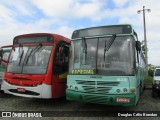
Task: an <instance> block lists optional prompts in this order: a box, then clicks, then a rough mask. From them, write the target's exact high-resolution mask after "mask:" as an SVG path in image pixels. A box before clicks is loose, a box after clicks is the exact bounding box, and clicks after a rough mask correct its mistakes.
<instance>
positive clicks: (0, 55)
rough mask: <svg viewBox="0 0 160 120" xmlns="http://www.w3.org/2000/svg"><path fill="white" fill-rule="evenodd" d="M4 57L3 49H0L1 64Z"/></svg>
mask: <svg viewBox="0 0 160 120" xmlns="http://www.w3.org/2000/svg"><path fill="white" fill-rule="evenodd" d="M2 59H3V49H0V64H1V60H2Z"/></svg>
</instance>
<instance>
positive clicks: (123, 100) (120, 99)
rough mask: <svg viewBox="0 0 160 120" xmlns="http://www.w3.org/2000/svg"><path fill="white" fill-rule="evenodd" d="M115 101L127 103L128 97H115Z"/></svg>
mask: <svg viewBox="0 0 160 120" xmlns="http://www.w3.org/2000/svg"><path fill="white" fill-rule="evenodd" d="M117 102H126V103H129V102H130V99H129V98H117Z"/></svg>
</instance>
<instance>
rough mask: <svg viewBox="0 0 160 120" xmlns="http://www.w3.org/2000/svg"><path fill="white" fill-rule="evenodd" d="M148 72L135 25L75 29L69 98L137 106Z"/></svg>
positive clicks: (68, 85)
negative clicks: (134, 28) (133, 26)
mask: <svg viewBox="0 0 160 120" xmlns="http://www.w3.org/2000/svg"><path fill="white" fill-rule="evenodd" d="M146 75H147V70H146V65H145V59H144V56H143V53H142V51H141V44H140V41H138V37H137V34H136V32H135V31H134V30H133V28H132V26H131V25H129V24H125V25H110V26H98V27H90V28H86V29H79V30H75V31H74V32H73V34H72V41H71V48H70V63H69V74H68V77H67V89H66V99H67V100H71V101H83V102H89V103H99V104H108V105H122V106H136V105H137V103H138V100H139V99H140V95H141V92H142V90H143V89H144V86H145V85H144V83H145V82H144V81H145V79H146Z"/></svg>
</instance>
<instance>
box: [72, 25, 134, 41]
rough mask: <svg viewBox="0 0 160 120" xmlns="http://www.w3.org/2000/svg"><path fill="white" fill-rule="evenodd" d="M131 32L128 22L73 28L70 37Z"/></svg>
mask: <svg viewBox="0 0 160 120" xmlns="http://www.w3.org/2000/svg"><path fill="white" fill-rule="evenodd" d="M133 32H134V31H133V29H132V25H130V24H118V25H106V26H96V27H89V28H84V29H78V30H75V31H74V32H73V34H72V39H74V38H81V37H90V36H98V35H113V34H133Z"/></svg>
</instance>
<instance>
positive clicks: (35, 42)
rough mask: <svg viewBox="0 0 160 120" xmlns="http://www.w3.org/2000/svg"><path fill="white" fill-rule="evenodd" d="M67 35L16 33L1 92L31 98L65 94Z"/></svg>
mask: <svg viewBox="0 0 160 120" xmlns="http://www.w3.org/2000/svg"><path fill="white" fill-rule="evenodd" d="M69 46H70V39H68V38H66V37H63V36H61V35H57V34H50V33H34V34H24V35H19V36H16V37H15V38H14V40H13V46H12V50H11V53H10V55H9V59H8V61H7V65H6V69H5V72H4V81H3V88H4V92H5V93H9V94H13V95H16V96H22V97H32V98H46V99H48V98H59V97H62V96H65V89H66V80H67V72H68V60H69Z"/></svg>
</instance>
